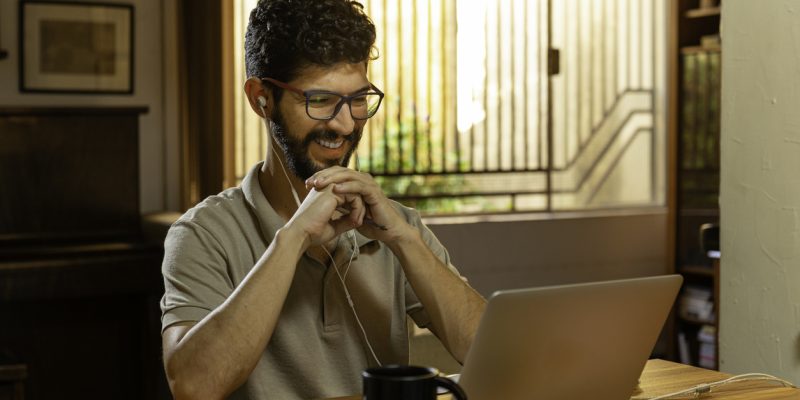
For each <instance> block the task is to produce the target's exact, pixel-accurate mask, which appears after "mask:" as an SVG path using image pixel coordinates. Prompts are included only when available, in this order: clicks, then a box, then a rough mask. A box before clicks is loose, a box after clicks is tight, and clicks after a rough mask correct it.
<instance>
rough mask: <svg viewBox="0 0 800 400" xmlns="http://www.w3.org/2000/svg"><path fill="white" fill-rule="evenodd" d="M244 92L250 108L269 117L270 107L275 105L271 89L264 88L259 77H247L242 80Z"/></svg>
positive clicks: (270, 113)
mask: <svg viewBox="0 0 800 400" xmlns="http://www.w3.org/2000/svg"><path fill="white" fill-rule="evenodd" d="M244 93H245V95H246V96H247V101H249V102H250V108H252V109H253V111H255V112H256V114H258V115H260V116H262V117H264V118H269V116H270V115H272V109H273V108H274V107H275V101H274V99H275V98H274V97H272V91H270V90H266V89H265V88H264V85H263V84H262V83H261V79H259V78H256V77H252V76H251V77H249V78H247V80H246V81H245V82H244Z"/></svg>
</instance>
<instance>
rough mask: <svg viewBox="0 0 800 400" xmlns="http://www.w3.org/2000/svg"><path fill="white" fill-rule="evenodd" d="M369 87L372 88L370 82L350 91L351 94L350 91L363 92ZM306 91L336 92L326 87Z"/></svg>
mask: <svg viewBox="0 0 800 400" xmlns="http://www.w3.org/2000/svg"><path fill="white" fill-rule="evenodd" d="M370 89H372V85H371V84H366V85H365V86H362V87H360V88H358V89H356V90H354V91H352V92H351V94H352V93H363V92H366V91H369V90H370ZM307 92H330V93H336V92H334V91H332V90H328V89H311V90H307Z"/></svg>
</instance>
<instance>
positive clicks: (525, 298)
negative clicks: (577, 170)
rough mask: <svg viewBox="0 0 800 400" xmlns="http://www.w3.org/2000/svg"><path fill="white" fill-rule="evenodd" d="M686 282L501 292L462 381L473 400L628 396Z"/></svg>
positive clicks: (613, 399) (618, 399)
mask: <svg viewBox="0 0 800 400" xmlns="http://www.w3.org/2000/svg"><path fill="white" fill-rule="evenodd" d="M682 281H683V278H682V277H681V276H680V275H664V276H656V277H647V278H636V279H626V280H615V281H606V282H593V283H583V284H573V285H563V286H550V287H541V288H532V289H520V290H504V291H499V292H496V293H495V294H494V295H492V297H491V298H490V299H489V303H488V305H487V307H486V311H485V312H484V314H483V317H482V319H481V322H480V325H479V327H478V331H477V332H476V335H475V338H474V340H473V343H472V347H471V348H470V351H469V353H468V354H467V357H466V360H465V361H464V367H463V368H462V370H461V376H460V377H459V379H458V382H459V384H460V385H461V387H462V388H464V390H465V391H466V393H467V396H468V397H469V399H470V400H497V399H503V400H522V399H525V400H530V399H534V400H539V399H540V400H560V399H564V400H575V399H593V400H627V399H629V398H630V397H631V396H632V395H633V393H634V390H635V389H636V387H637V383H638V378H639V375H640V374H641V372H642V370H643V369H644V365H645V363H646V362H647V359H648V358H649V357H650V354H651V352H652V350H653V347H654V346H655V343H656V340H657V339H658V336H659V333H660V332H661V328H662V327H663V325H664V321H666V319H667V315H668V313H669V311H670V308H671V307H672V304H673V302H674V300H675V296H676V295H677V293H678V290H679V288H680V286H681V283H682Z"/></svg>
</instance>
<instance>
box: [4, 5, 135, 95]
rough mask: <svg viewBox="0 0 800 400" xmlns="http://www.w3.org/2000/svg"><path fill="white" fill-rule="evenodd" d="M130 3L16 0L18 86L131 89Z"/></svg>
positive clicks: (122, 91)
mask: <svg viewBox="0 0 800 400" xmlns="http://www.w3.org/2000/svg"><path fill="white" fill-rule="evenodd" d="M133 24H134V19H133V5H130V4H105V3H84V2H54V1H38V0H22V1H20V3H19V48H20V58H19V60H20V61H19V89H20V91H21V92H34V93H84V94H132V93H133V67H134V57H133V56H134V51H133V50H134V46H133V45H134V41H133V38H134V25H133Z"/></svg>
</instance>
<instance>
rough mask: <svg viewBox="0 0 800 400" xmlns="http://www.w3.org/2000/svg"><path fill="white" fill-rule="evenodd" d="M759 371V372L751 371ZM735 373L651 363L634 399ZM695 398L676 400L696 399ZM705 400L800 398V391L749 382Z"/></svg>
mask: <svg viewBox="0 0 800 400" xmlns="http://www.w3.org/2000/svg"><path fill="white" fill-rule="evenodd" d="M751 372H758V371H751ZM731 376H732V375H731V374H726V373H723V372H718V371H711V370H707V369H702V368H697V367H692V366H688V365H684V364H677V363H674V362H670V361H664V360H650V361H648V362H647V365H645V367H644V371H643V372H642V377H641V379H640V382H641V383H640V387H641V389H642V391H641V392H639V393H635V394H634V396H633V397H631V399H632V400H633V399H649V398H652V397H655V396H660V395H664V394H667V393H673V392H677V391H679V390H684V389H689V388H691V387H692V386H696V385H700V384H703V383H709V382H715V381H719V380H722V379H726V378H730V377H731ZM693 398H694V397H693V396H683V397H673V398H672V399H693ZM702 398H703V399H726V400H745V399H746V400H784V399H800V389H793V388H786V387H782V386H780V385H779V384H777V383H772V382H764V381H745V382H736V383H730V384H726V385H724V386H721V387H717V388H715V389H713V390H712V391H711V393H710V394H709V395H706V396H703V397H702Z"/></svg>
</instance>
